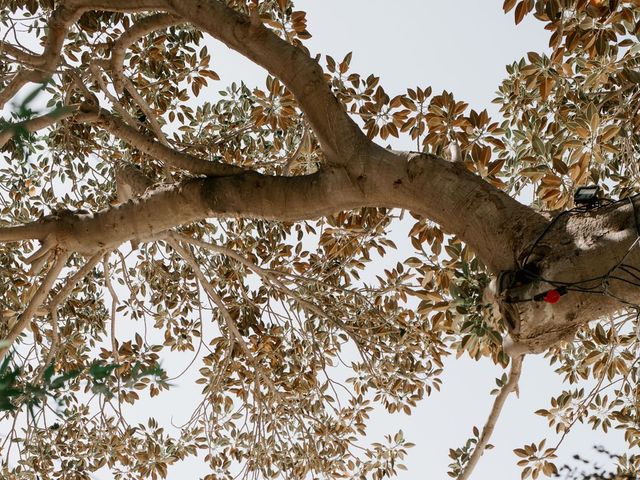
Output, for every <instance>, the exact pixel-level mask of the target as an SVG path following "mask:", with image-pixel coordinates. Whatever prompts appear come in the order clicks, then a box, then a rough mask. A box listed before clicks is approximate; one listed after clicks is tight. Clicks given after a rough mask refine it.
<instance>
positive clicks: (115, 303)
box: [102, 253, 120, 363]
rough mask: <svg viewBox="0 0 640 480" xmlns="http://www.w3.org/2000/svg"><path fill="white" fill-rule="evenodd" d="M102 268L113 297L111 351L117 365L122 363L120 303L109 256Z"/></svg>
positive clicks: (106, 256)
mask: <svg viewBox="0 0 640 480" xmlns="http://www.w3.org/2000/svg"><path fill="white" fill-rule="evenodd" d="M102 268H103V269H104V283H105V284H106V285H107V290H109V295H111V332H110V336H111V350H112V353H113V360H114V361H115V363H119V362H120V355H119V354H118V342H117V341H116V307H117V306H118V304H119V303H120V300H119V299H118V295H116V291H115V290H114V289H113V285H112V284H111V278H110V277H111V272H110V271H109V254H108V253H107V254H105V256H104V257H103V258H102Z"/></svg>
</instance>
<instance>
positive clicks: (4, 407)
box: [0, 356, 168, 416]
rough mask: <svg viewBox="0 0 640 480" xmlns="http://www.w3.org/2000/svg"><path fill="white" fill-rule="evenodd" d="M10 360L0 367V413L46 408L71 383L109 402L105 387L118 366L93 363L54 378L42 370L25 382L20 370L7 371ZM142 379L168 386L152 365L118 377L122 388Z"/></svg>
mask: <svg viewBox="0 0 640 480" xmlns="http://www.w3.org/2000/svg"><path fill="white" fill-rule="evenodd" d="M11 364H12V359H11V357H10V356H7V357H6V358H5V359H4V361H3V362H2V365H0V411H9V412H11V411H15V410H19V409H22V408H24V407H25V406H26V407H27V408H28V409H29V411H30V412H31V415H32V416H33V414H34V409H35V408H39V407H43V406H46V403H47V401H48V400H49V399H51V400H54V401H56V400H57V399H58V398H59V394H58V391H59V390H60V389H62V388H69V387H70V384H71V382H72V381H73V380H75V379H78V380H81V379H86V380H87V382H88V388H89V389H90V390H91V391H92V392H93V393H97V394H101V395H104V396H105V397H106V398H108V399H109V398H113V397H114V395H115V393H114V391H113V389H112V388H111V387H110V386H109V383H110V382H109V380H110V378H109V377H111V376H112V373H113V372H114V371H115V370H117V369H118V368H119V367H121V365H118V364H113V363H112V364H108V363H104V362H102V361H95V362H93V363H92V364H91V365H89V367H88V368H87V369H86V371H82V370H69V371H66V372H62V373H61V374H59V375H57V376H55V377H54V373H55V366H54V365H53V364H52V365H49V366H47V367H46V368H44V370H42V371H41V372H40V373H39V374H38V375H37V376H36V379H35V382H38V383H35V382H29V381H26V380H25V379H24V378H22V375H21V374H22V373H23V372H22V369H21V368H20V367H15V368H11ZM145 377H152V378H153V379H154V380H155V381H156V382H158V383H161V384H163V385H165V387H166V386H168V385H167V383H166V378H167V374H166V372H165V371H164V370H163V369H162V368H161V367H160V365H154V366H153V367H151V368H143V367H142V366H141V365H134V367H133V369H132V370H131V371H130V372H128V374H127V375H126V376H120V380H121V381H122V382H123V383H124V385H125V386H126V385H132V384H134V383H136V382H139V381H141V380H143V379H145Z"/></svg>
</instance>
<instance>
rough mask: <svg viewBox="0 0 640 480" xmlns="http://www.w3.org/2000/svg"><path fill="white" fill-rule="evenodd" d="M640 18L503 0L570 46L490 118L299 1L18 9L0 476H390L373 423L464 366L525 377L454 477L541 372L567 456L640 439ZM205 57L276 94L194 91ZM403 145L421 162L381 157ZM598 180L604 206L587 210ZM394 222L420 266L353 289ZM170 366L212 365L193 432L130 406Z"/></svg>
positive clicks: (534, 63)
mask: <svg viewBox="0 0 640 480" xmlns="http://www.w3.org/2000/svg"><path fill="white" fill-rule="evenodd" d="M639 6H640V4H639V3H638V0H626V1H624V0H611V1H607V2H605V1H602V0H589V1H587V0H538V1H537V2H534V1H533V0H522V1H520V2H516V1H511V0H507V1H506V2H505V4H504V9H505V11H510V10H511V9H515V20H516V22H520V21H521V20H522V18H523V17H524V16H525V15H527V14H533V15H535V16H536V18H538V19H539V20H541V21H543V22H545V23H546V25H547V29H548V30H550V31H551V32H552V33H551V38H550V46H551V52H550V53H549V55H547V54H538V53H535V52H531V53H529V54H528V57H527V59H523V60H520V61H519V62H516V63H514V64H513V65H511V66H509V67H508V74H509V76H508V78H507V79H505V80H504V82H503V83H502V85H501V86H500V88H499V96H498V98H497V99H496V101H497V102H498V103H499V104H500V105H501V113H502V115H503V117H504V120H502V121H500V122H494V121H492V120H491V119H490V118H489V116H488V114H487V113H486V111H482V112H477V111H474V110H469V108H468V106H467V104H465V103H464V102H462V101H459V100H456V99H455V98H454V96H453V94H451V93H449V92H443V93H441V94H439V95H433V92H432V91H431V89H430V88H429V87H414V88H408V89H407V91H406V92H405V93H401V94H398V95H396V96H394V97H391V96H390V95H389V94H388V93H387V92H385V90H384V88H383V86H381V85H380V84H379V79H378V78H377V77H376V76H375V75H368V76H367V75H360V74H358V73H354V72H350V60H351V57H350V55H347V56H346V57H345V58H344V59H343V60H342V61H336V60H334V59H333V58H331V57H329V56H326V57H324V58H320V57H317V58H316V57H312V56H310V54H309V52H308V50H307V49H306V48H305V46H304V40H305V39H307V38H309V36H310V34H309V32H308V31H307V26H306V19H305V14H304V12H302V11H298V10H295V8H294V6H293V4H292V3H291V2H290V1H289V0H264V1H253V0H252V1H243V0H228V1H227V2H226V3H225V2H221V1H217V0H181V1H173V0H111V1H108V2H107V1H102V0H67V1H59V2H53V1H51V0H41V1H35V0H23V1H20V0H5V1H4V2H3V7H4V8H3V11H2V22H3V24H4V26H5V29H6V31H7V32H10V34H9V35H6V36H5V39H4V41H3V42H2V43H1V44H0V54H1V55H2V57H3V63H2V69H3V70H2V90H1V92H0V105H2V106H4V105H5V104H6V103H7V102H9V101H10V100H11V99H12V98H14V96H15V95H16V94H18V92H19V91H21V89H23V87H25V86H26V85H27V84H30V83H41V84H42V86H41V87H40V89H39V90H37V91H34V92H33V93H32V94H31V95H29V96H27V97H26V99H25V100H24V102H22V104H21V106H20V108H19V109H17V111H15V112H14V113H13V118H11V119H6V120H5V123H4V125H3V128H2V130H1V132H0V145H1V147H2V149H3V164H2V169H1V170H0V175H1V177H0V178H1V181H2V185H3V188H2V190H1V193H0V198H1V199H2V210H1V218H0V222H1V223H0V242H1V243H0V254H1V258H2V265H3V269H2V278H3V282H2V283H1V284H0V292H1V293H2V296H0V299H1V300H0V301H1V302H2V305H1V307H0V308H1V309H2V324H0V338H3V339H4V340H2V343H1V344H0V355H2V357H3V362H2V365H0V406H1V408H2V410H3V411H4V412H5V413H4V417H2V418H3V422H4V423H5V424H6V425H7V426H8V427H9V430H10V433H9V434H8V435H7V437H6V438H5V441H4V443H3V444H2V446H1V447H0V449H1V450H0V451H2V453H3V457H4V458H5V459H6V460H5V463H4V464H3V467H2V468H3V471H2V474H3V475H4V476H7V477H9V478H35V476H36V475H39V476H41V477H44V478H49V477H50V476H52V475H61V473H60V472H63V473H64V475H66V476H65V478H90V477H89V474H90V472H92V471H96V470H98V469H100V468H102V467H104V466H106V467H108V468H109V469H111V471H112V472H114V475H115V476H116V478H123V479H124V478H146V477H149V476H150V477H151V478H157V477H158V476H161V477H164V476H166V474H167V467H168V465H170V464H172V463H175V462H177V461H180V460H181V459H184V458H186V457H187V456H190V455H195V454H197V453H198V452H202V453H203V454H204V456H205V461H206V462H207V463H208V465H209V466H210V468H211V471H212V473H211V475H209V476H208V477H207V478H210V479H214V478H231V477H233V476H234V475H235V474H256V475H259V476H262V477H265V478H271V477H283V478H308V477H314V478H315V477H318V476H323V475H324V476H327V477H329V478H335V477H342V476H345V477H350V478H369V477H371V478H376V479H379V478H383V477H385V476H391V475H393V474H395V473H396V471H397V469H399V468H401V463H400V462H401V460H402V458H403V456H404V455H405V451H406V448H408V447H409V446H411V444H409V443H408V442H407V441H406V440H405V439H404V438H403V436H402V433H401V432H398V433H397V434H395V435H391V436H389V437H388V439H387V440H388V443H387V444H373V445H371V446H368V447H361V445H360V439H361V437H362V436H363V435H364V433H365V431H366V420H367V418H368V412H370V410H371V408H372V404H373V403H374V402H379V403H381V404H383V405H384V406H385V407H386V408H387V409H388V411H389V412H391V413H393V412H395V411H405V412H410V410H411V408H412V407H414V406H415V405H416V402H418V401H419V400H420V399H422V398H423V397H424V396H425V394H426V395H428V394H430V393H431V392H432V390H433V389H434V388H435V389H438V387H439V375H440V374H441V371H442V358H443V357H444V356H445V355H448V354H450V353H456V354H462V353H467V354H468V355H470V356H471V357H473V358H480V357H482V356H488V357H491V358H492V359H493V360H494V361H495V362H496V363H499V364H500V365H503V366H504V367H505V368H507V367H508V368H510V373H509V375H508V376H507V375H506V374H505V375H504V376H503V378H502V379H501V380H500V381H499V391H498V392H497V395H496V399H495V403H494V407H493V409H492V411H491V412H490V414H489V418H488V419H487V421H486V423H485V425H484V427H483V428H482V429H478V428H476V427H474V429H473V436H472V438H470V439H469V441H468V442H467V443H466V444H465V445H464V446H462V447H459V448H457V449H452V450H451V458H452V464H451V471H450V475H451V476H452V477H457V478H460V479H466V478H469V477H470V475H471V473H472V472H473V468H474V466H475V465H476V464H477V462H478V460H479V458H480V456H481V455H482V454H483V452H484V451H485V450H486V449H487V448H488V447H489V441H490V437H491V433H492V430H493V427H494V425H495V423H496V421H497V419H498V417H499V414H500V411H501V409H502V406H503V405H504V402H505V400H506V398H507V396H508V395H509V394H510V393H511V392H513V391H514V390H516V389H517V382H518V378H519V376H520V373H521V369H522V362H523V357H524V356H525V355H527V354H540V353H544V354H546V355H548V356H549V357H550V359H551V361H552V362H553V363H554V364H556V365H557V369H558V371H559V372H561V373H562V374H564V375H565V378H566V382H567V384H568V388H567V390H566V391H564V392H562V393H561V394H560V395H559V396H558V397H556V398H553V399H552V405H551V407H549V408H548V409H546V410H540V411H539V412H538V413H539V414H540V415H543V416H545V417H546V418H548V421H549V424H550V426H551V427H553V428H554V429H555V431H556V432H557V433H561V434H562V435H563V437H562V438H564V435H565V434H566V433H568V432H569V431H570V429H571V426H572V425H573V424H575V423H576V422H578V421H580V422H583V421H588V422H589V423H592V424H593V426H594V428H602V429H604V430H605V431H606V430H607V429H608V428H610V427H612V426H615V427H616V428H622V429H625V432H626V439H627V441H628V444H629V446H630V448H632V447H635V446H638V445H639V444H640V433H639V432H640V429H639V427H638V422H640V417H639V414H638V404H639V403H640V400H639V399H638V392H639V391H640V390H638V362H637V359H638V351H637V349H638V347H639V346H640V339H639V338H638V335H637V331H638V328H640V326H639V323H638V318H639V313H638V312H640V309H639V308H638V297H639V290H638V288H637V287H638V286H639V282H640V254H639V250H640V248H638V245H637V244H638V243H640V197H638V196H636V195H635V194H636V193H637V190H638V175H639V172H638V167H637V161H636V158H635V157H636V155H637V154H638V150H639V147H640V137H639V132H638V129H639V128H640V120H639V119H640V116H638V108H639V107H638V105H640V103H639V102H638V100H639V97H640V87H639V85H640V74H639V73H638V71H637V70H638V65H639V63H640V48H639V47H638V35H639V34H640V12H639V10H640V9H638V8H637V7H639ZM25 26H26V28H25ZM29 35H31V36H35V37H36V38H37V39H39V40H40V42H41V44H42V47H38V48H40V49H41V53H36V52H34V51H32V50H31V49H29V48H27V47H26V46H25V45H28V44H29V43H28V37H29ZM20 36H24V38H20ZM206 37H213V38H215V39H218V40H220V41H222V42H223V43H225V44H226V45H227V46H229V47H230V48H232V49H234V50H236V51H237V52H239V53H240V54H242V55H244V56H246V57H247V58H249V59H250V60H252V61H253V62H255V63H256V64H258V65H260V66H262V67H264V68H265V69H266V70H267V71H268V72H269V77H268V78H267V81H266V88H265V89H264V90H261V89H255V90H250V89H248V88H247V87H246V86H245V85H244V84H239V85H238V84H233V85H231V86H230V87H228V88H227V89H226V90H225V91H223V92H221V93H220V97H219V98H218V99H217V100H215V101H214V102H208V101H205V100H203V99H198V98H197V97H198V95H199V93H200V92H201V91H202V89H203V87H204V86H205V85H206V84H207V82H208V81H209V80H216V79H217V78H218V76H217V74H216V73H215V71H214V70H212V68H213V66H211V65H210V61H211V56H210V54H209V52H208V49H207V47H206V45H203V41H204V39H205V38H206ZM42 95H44V96H46V98H47V101H48V105H47V110H46V111H34V110H33V109H32V107H31V105H32V103H33V101H34V99H35V98H39V97H41V96H42ZM399 135H408V136H410V138H411V139H412V140H414V141H415V143H416V151H411V152H399V151H394V150H392V149H389V148H385V147H384V146H383V145H380V144H379V143H377V142H385V141H386V140H387V139H388V138H389V137H397V136H399ZM590 183H595V184H598V185H599V186H600V197H599V199H596V200H594V201H592V202H587V203H580V204H576V203H575V202H574V198H573V194H574V191H575V189H576V188H577V187H578V186H583V185H587V184H590ZM525 188H529V189H532V190H533V191H534V192H535V200H534V202H533V204H532V205H530V206H526V205H524V204H522V203H520V202H519V201H518V197H521V193H522V191H523V189H525ZM404 211H407V212H409V213H410V214H411V216H412V218H413V223H414V225H413V227H412V228H411V230H410V233H409V235H408V240H409V241H410V243H411V245H412V246H413V248H414V250H415V252H413V253H411V254H409V255H408V256H407V258H406V259H405V260H404V261H403V262H399V263H398V264H397V265H395V266H394V267H391V268H388V269H385V271H384V272H383V273H381V272H378V273H379V275H378V277H377V280H376V281H375V282H370V281H365V280H363V276H362V275H363V271H365V270H366V269H367V268H368V265H367V264H369V263H375V260H376V259H378V258H380V257H384V255H385V253H386V252H387V251H388V250H389V249H393V248H395V244H394V243H393V241H391V240H390V239H389V238H388V232H389V230H390V228H391V227H392V226H394V225H396V224H397V222H398V221H399V218H400V217H402V215H403V212H404ZM405 221H407V220H406V219H405ZM128 242H130V243H128ZM125 320H130V321H137V322H140V324H141V327H140V331H139V333H138V334H136V335H135V336H134V337H133V338H132V339H130V340H124V339H122V338H119V336H118V326H119V325H120V324H121V323H122V322H123V321H125ZM147 320H152V321H153V328H152V329H151V328H149V329H147V326H146V325H147V324H146V321H147ZM143 326H144V328H143ZM158 334H159V335H158ZM163 351H164V352H166V351H176V352H185V351H191V352H194V362H196V361H197V362H198V363H199V364H200V365H199V366H200V370H199V373H200V378H199V379H198V381H197V383H198V384H199V385H201V386H202V395H203V401H202V403H201V404H200V406H199V407H198V408H197V410H196V411H195V412H194V414H193V416H192V417H191V420H190V421H189V422H187V423H186V424H185V425H183V426H182V427H181V429H180V432H179V433H178V434H177V435H176V436H175V437H172V436H170V435H169V434H168V433H167V432H165V431H164V429H163V428H162V427H161V426H159V425H158V424H157V423H156V422H155V421H153V420H150V421H149V423H148V424H147V425H138V426H133V425H130V424H129V423H127V421H126V418H125V416H124V415H123V414H122V412H123V406H126V404H130V403H134V402H136V401H137V400H138V399H139V394H138V393H137V392H138V391H140V390H145V389H146V390H148V391H149V393H150V395H152V396H155V395H158V394H160V393H161V391H162V390H164V389H166V388H168V387H169V386H170V379H168V378H167V375H166V373H165V371H164V370H163V368H162V367H161V366H160V365H159V362H158V360H159V358H160V354H161V353H162V352H163ZM350 357H354V360H353V361H352V362H351V363H350V365H349V367H350V368H351V370H352V373H351V377H350V378H348V379H346V380H345V381H342V380H341V379H339V378H337V377H336V376H337V375H338V368H337V366H338V365H339V364H340V362H342V361H343V358H346V359H349V358H350ZM585 379H593V380H594V381H595V387H594V388H592V389H590V390H585V389H584V388H581V387H580V385H579V381H581V380H585ZM52 417H55V418H56V419H55V420H52ZM19 428H23V429H24V432H23V433H19ZM11 444H18V445H17V448H18V449H19V450H20V458H19V462H18V463H16V464H11V465H10V464H9V460H10V459H11V452H10V445H11ZM556 449H557V445H556V446H553V447H546V446H545V442H544V441H541V442H538V441H537V440H536V442H534V443H532V444H530V445H525V446H522V447H521V448H516V450H515V453H516V455H517V456H518V457H521V461H520V462H521V465H522V467H523V471H522V476H523V478H527V477H529V476H531V477H533V478H537V477H538V476H539V475H540V474H541V473H544V474H546V475H553V474H554V473H556V472H557V468H556V467H555V465H554V464H553V458H555V452H556ZM619 458H620V462H619V463H620V465H619V470H620V472H621V473H620V474H621V475H623V474H624V475H627V474H628V475H637V473H638V469H639V468H640V467H639V464H640V458H639V457H638V456H637V455H636V456H633V455H628V456H621V457H619ZM54 472H58V473H55V474H54Z"/></svg>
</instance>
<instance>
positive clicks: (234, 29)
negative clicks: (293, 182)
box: [171, 0, 369, 164]
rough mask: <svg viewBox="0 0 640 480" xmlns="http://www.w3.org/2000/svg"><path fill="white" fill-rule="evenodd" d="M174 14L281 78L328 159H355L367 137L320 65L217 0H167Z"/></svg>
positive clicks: (350, 160)
mask: <svg viewBox="0 0 640 480" xmlns="http://www.w3.org/2000/svg"><path fill="white" fill-rule="evenodd" d="M171 4H172V6H173V8H174V10H175V12H176V13H177V14H179V15H180V16H181V17H182V18H183V19H185V20H188V21H189V22H190V23H192V24H193V25H195V26H197V27H199V28H201V29H202V30H204V31H205V32H207V33H209V34H210V35H211V36H213V37H214V38H217V39H218V40H220V41H221V42H223V43H224V44H225V45H227V46H228V47H229V48H232V49H234V50H236V51H237V52H239V53H241V54H242V55H244V56H245V57H247V58H249V59H250V60H252V61H253V62H254V63H256V64H258V65H260V66H262V67H264V68H266V69H267V70H268V71H269V72H270V73H271V74H272V75H274V76H275V77H277V78H279V79H280V80H282V82H283V83H284V84H285V85H286V86H287V88H288V89H289V90H291V92H292V93H293V95H294V96H295V97H296V99H297V100H298V103H299V105H300V108H302V110H303V111H304V113H305V114H306V116H307V118H308V120H309V123H310V125H311V127H312V128H313V130H314V132H315V134H316V137H317V138H318V140H319V142H320V145H321V146H322V150H323V152H324V153H325V155H326V156H327V159H328V162H329V163H330V164H340V163H342V164H349V163H351V162H352V161H355V160H356V158H355V157H354V154H355V152H356V151H357V149H358V146H359V145H360V144H363V143H368V142H369V140H368V139H367V138H366V137H365V135H364V134H363V133H362V131H361V130H360V128H359V127H358V126H357V125H356V124H355V122H354V121H353V120H352V119H351V118H350V117H349V115H348V114H347V113H346V111H345V110H344V107H343V106H342V105H341V104H340V102H339V101H338V100H337V99H336V98H335V96H334V95H333V94H332V93H331V90H330V89H329V86H328V84H327V83H326V82H325V80H324V74H323V72H322V68H321V67H320V65H318V63H317V62H316V61H315V60H313V59H312V58H310V57H309V55H307V54H306V53H305V52H304V51H303V50H302V49H301V48H298V47H295V46H293V45H291V44H289V43H287V42H285V41H284V40H282V39H281V38H279V37H278V36H277V35H275V34H274V33H273V32H272V31H270V30H269V29H268V28H266V27H265V26H264V25H262V24H261V23H260V21H259V19H258V17H257V15H256V16H255V17H254V18H252V19H249V18H248V17H246V16H245V15H242V14H240V13H238V12H236V11H235V10H232V9H231V8H229V7H227V6H226V5H225V4H224V3H223V2H220V1H217V0H171Z"/></svg>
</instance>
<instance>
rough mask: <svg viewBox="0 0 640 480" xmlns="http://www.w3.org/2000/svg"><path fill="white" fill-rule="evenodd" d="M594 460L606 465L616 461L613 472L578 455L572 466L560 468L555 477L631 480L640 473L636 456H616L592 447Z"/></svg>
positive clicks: (598, 447)
mask: <svg viewBox="0 0 640 480" xmlns="http://www.w3.org/2000/svg"><path fill="white" fill-rule="evenodd" d="M593 449H594V451H595V452H596V455H595V458H596V459H600V460H602V461H604V462H606V463H611V462H612V461H616V462H617V463H618V467H617V468H616V470H615V471H612V470H611V469H609V468H606V467H604V466H602V465H599V464H598V461H597V460H591V459H585V458H582V457H581V456H580V455H574V456H573V460H574V462H573V464H579V466H575V465H563V466H562V467H560V469H559V472H558V473H557V474H556V477H560V478H562V479H564V480H633V479H635V478H638V474H639V473H640V457H638V455H631V456H629V455H616V454H613V453H611V452H609V451H608V450H607V449H606V448H604V447H601V446H596V447H593Z"/></svg>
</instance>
